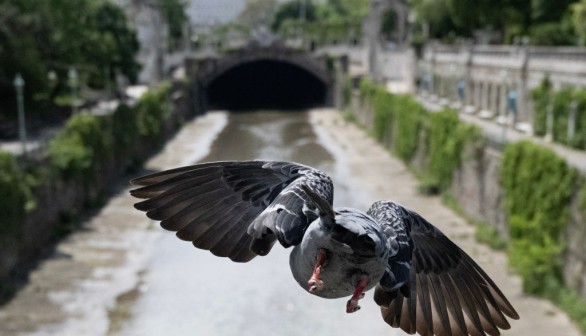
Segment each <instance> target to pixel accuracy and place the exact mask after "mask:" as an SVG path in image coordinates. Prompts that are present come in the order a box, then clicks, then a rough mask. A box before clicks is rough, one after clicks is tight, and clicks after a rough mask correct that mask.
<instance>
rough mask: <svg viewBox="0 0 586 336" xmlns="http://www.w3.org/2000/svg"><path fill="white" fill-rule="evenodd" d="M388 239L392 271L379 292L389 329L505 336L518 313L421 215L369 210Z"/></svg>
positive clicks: (395, 208) (382, 206)
mask: <svg viewBox="0 0 586 336" xmlns="http://www.w3.org/2000/svg"><path fill="white" fill-rule="evenodd" d="M368 214H369V215H370V216H371V217H373V218H374V219H375V220H376V221H377V222H378V223H379V224H380V225H381V226H382V227H383V231H384V232H385V235H386V236H387V237H388V239H389V243H390V246H391V254H390V256H389V262H388V268H387V272H386V273H385V275H384V276H383V278H382V280H381V282H380V284H379V285H377V287H376V290H375V295H374V299H375V301H376V302H377V304H378V305H379V306H381V313H382V316H383V318H384V320H385V322H387V323H388V324H389V325H391V326H393V327H400V328H401V329H403V330H404V331H406V332H408V333H410V334H413V333H415V332H418V333H419V334H421V335H469V334H470V335H486V334H488V335H500V331H499V328H500V329H509V328H510V325H509V323H508V321H507V319H506V318H505V315H506V316H508V317H510V318H513V319H518V318H519V315H518V314H517V312H516V311H515V309H514V308H513V306H512V305H511V304H510V303H509V301H508V300H507V298H506V297H505V296H504V294H503V293H502V292H501V291H500V290H499V288H498V287H497V286H496V284H495V283H494V282H493V281H492V280H491V279H490V277H489V276H488V275H487V274H486V273H485V272H484V271H483V270H482V269H481V268H480V266H478V264H476V262H474V261H473V260H472V258H470V256H468V255H467V254H466V253H465V252H464V251H463V250H462V249H460V248H459V247H458V246H457V245H456V244H454V243H453V242H452V241H451V240H450V239H448V238H447V237H446V236H445V235H444V234H443V233H442V232H441V231H440V230H439V229H437V228H436V227H435V226H433V225H432V224H431V223H429V222H428V221H426V220H425V219H424V218H423V217H421V216H420V215H418V214H417V213H415V212H413V211H410V210H408V209H406V208H404V207H402V206H401V205H398V204H396V203H394V202H390V201H379V202H376V203H374V204H373V205H372V206H371V207H370V209H369V210H368Z"/></svg>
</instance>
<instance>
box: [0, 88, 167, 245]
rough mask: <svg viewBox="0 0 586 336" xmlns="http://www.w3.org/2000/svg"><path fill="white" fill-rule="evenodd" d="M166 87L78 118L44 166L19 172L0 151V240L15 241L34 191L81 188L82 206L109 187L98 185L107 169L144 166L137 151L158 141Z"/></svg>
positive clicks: (11, 159) (68, 126) (67, 127)
mask: <svg viewBox="0 0 586 336" xmlns="http://www.w3.org/2000/svg"><path fill="white" fill-rule="evenodd" d="M169 93H170V86H169V85H163V86H161V87H159V88H156V89H153V90H151V91H149V93H147V94H145V95H144V96H143V97H142V98H141V99H140V100H139V102H138V104H137V105H136V106H135V107H132V108H131V107H128V106H127V105H124V104H122V105H120V106H119V107H118V108H117V109H116V111H115V112H114V113H112V114H111V115H107V116H94V115H91V114H87V113H79V114H76V115H74V116H72V117H71V118H70V119H69V120H68V121H67V123H66V124H65V126H64V128H63V129H62V130H61V131H60V132H59V133H58V134H57V135H56V137H55V138H53V139H52V140H51V141H50V142H49V146H48V160H47V161H48V162H47V164H45V163H42V164H28V166H30V167H31V168H29V169H24V168H22V167H19V165H18V164H17V162H16V160H15V158H14V157H13V156H12V154H10V153H8V152H0V213H1V214H2V216H1V217H2V218H1V219H0V236H1V237H2V239H4V240H6V241H9V240H11V239H12V240H14V239H16V240H19V239H20V238H19V237H20V234H21V230H20V227H21V225H22V223H23V222H24V220H25V217H26V213H27V211H30V210H32V209H34V207H35V204H36V198H35V195H34V194H33V188H34V187H35V186H37V185H49V184H50V183H51V181H53V180H54V179H63V180H66V181H72V180H73V181H74V183H82V184H83V186H84V187H85V189H84V192H85V193H86V195H85V196H84V199H85V200H86V205H88V204H91V203H92V202H93V201H95V199H94V198H95V197H96V196H97V195H98V194H99V193H100V192H103V191H104V189H105V188H107V186H103V185H97V184H95V182H97V181H99V174H101V173H103V168H104V167H106V166H107V165H120V166H122V167H127V168H131V167H133V166H135V165H136V164H137V162H140V161H142V158H139V157H138V153H136V147H137V146H138V145H139V144H141V143H142V142H144V141H145V140H146V141H151V143H152V144H153V146H156V145H158V144H160V143H161V142H162V140H163V139H162V135H163V126H164V124H165V120H166V119H167V117H168V116H169V114H170V111H171V104H170V97H169Z"/></svg>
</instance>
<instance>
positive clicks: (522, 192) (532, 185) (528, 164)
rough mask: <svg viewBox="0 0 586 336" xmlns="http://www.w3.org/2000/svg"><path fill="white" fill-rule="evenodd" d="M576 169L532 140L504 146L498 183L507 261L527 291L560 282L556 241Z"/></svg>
mask: <svg viewBox="0 0 586 336" xmlns="http://www.w3.org/2000/svg"><path fill="white" fill-rule="evenodd" d="M577 177H578V173H577V172H576V170H575V169H573V168H570V167H569V166H568V164H567V163H566V161H565V160H564V159H562V158H560V157H559V156H557V155H556V154H555V153H554V152H552V151H551V150H549V149H546V148H543V147H541V146H539V145H536V144H534V143H532V142H528V141H521V142H517V143H513V144H509V145H507V147H506V148H505V152H504V157H503V167H502V171H501V182H502V186H503V188H504V190H505V211H506V216H507V220H508V222H509V230H510V239H511V248H510V251H509V254H510V262H511V265H512V266H513V267H515V269H517V271H518V272H519V273H520V274H521V276H522V277H523V287H524V289H525V290H526V291H527V292H530V293H541V292H543V291H544V290H545V289H546V287H547V286H548V283H549V282H551V281H558V282H560V283H561V282H562V275H561V267H562V263H561V257H560V254H561V252H562V251H563V249H564V246H563V243H562V242H561V240H560V236H561V233H562V230H563V229H564V228H565V226H566V224H567V223H568V221H569V206H568V204H570V200H571V197H572V194H573V193H574V188H575V186H576V183H577Z"/></svg>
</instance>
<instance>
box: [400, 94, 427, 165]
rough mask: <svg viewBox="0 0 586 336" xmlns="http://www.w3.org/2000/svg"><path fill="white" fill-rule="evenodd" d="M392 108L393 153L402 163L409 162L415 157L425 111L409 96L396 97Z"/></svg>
mask: <svg viewBox="0 0 586 336" xmlns="http://www.w3.org/2000/svg"><path fill="white" fill-rule="evenodd" d="M394 103H395V107H394V121H395V125H394V129H393V133H394V138H393V149H394V152H395V153H396V154H397V155H398V156H399V157H400V158H401V159H403V161H406V162H409V161H411V159H412V158H413V155H415V152H416V151H417V147H418V146H419V140H420V138H421V136H420V134H421V130H422V127H423V123H424V121H425V118H426V117H427V114H426V111H425V109H424V108H423V106H421V105H420V104H419V103H417V102H416V101H415V100H414V99H413V98H412V97H410V96H406V95H404V96H397V97H396V98H395V101H394Z"/></svg>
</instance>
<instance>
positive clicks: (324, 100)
mask: <svg viewBox="0 0 586 336" xmlns="http://www.w3.org/2000/svg"><path fill="white" fill-rule="evenodd" d="M331 63H332V62H328V60H327V58H326V57H323V56H322V57H318V56H314V55H313V54H311V53H308V52H305V51H302V50H296V49H292V48H289V47H287V46H285V45H284V44H283V43H281V42H280V41H278V40H271V41H270V42H268V43H262V42H260V41H258V40H253V41H251V42H250V43H249V44H247V45H246V46H244V47H242V48H240V49H238V50H235V51H231V52H226V53H223V54H218V55H214V56H207V57H200V58H192V59H188V60H187V71H188V74H189V76H190V78H191V79H192V97H193V101H194V104H195V107H196V108H197V110H199V111H206V110H210V109H228V110H251V109H262V108H271V109H300V108H308V107H316V106H329V105H332V104H333V95H334V94H333V86H334V79H333V78H332V77H333V75H332V71H331V70H332V69H331V67H332V66H333V64H331Z"/></svg>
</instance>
